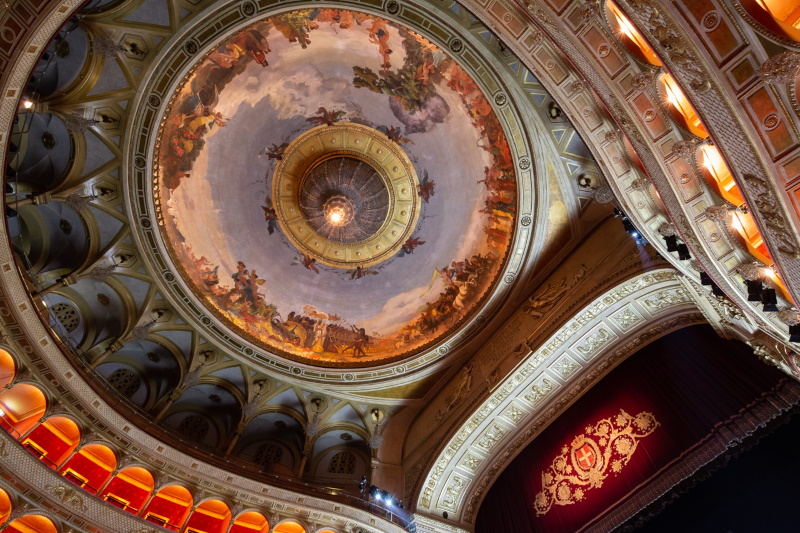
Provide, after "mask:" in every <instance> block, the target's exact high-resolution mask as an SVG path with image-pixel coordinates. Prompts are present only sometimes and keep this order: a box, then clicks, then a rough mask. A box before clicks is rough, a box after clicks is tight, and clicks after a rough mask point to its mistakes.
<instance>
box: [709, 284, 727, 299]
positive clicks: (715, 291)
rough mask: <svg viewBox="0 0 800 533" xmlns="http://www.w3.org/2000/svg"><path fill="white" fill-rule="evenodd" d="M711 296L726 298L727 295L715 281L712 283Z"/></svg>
mask: <svg viewBox="0 0 800 533" xmlns="http://www.w3.org/2000/svg"><path fill="white" fill-rule="evenodd" d="M711 294H713V295H714V296H725V293H724V292H723V291H722V289H720V288H719V285H717V284H716V283H714V282H713V281H712V282H711Z"/></svg>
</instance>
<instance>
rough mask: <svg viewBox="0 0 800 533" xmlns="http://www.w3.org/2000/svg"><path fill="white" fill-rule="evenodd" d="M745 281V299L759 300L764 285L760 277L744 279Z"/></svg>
mask: <svg viewBox="0 0 800 533" xmlns="http://www.w3.org/2000/svg"><path fill="white" fill-rule="evenodd" d="M745 283H746V284H747V301H748V302H760V301H761V292H762V291H763V290H764V286H763V285H762V284H761V280H760V279H755V280H746V281H745Z"/></svg>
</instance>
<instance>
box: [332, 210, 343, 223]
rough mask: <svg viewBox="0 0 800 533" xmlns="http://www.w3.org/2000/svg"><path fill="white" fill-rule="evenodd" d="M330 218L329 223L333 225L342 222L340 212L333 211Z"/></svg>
mask: <svg viewBox="0 0 800 533" xmlns="http://www.w3.org/2000/svg"><path fill="white" fill-rule="evenodd" d="M330 218H331V222H333V223H334V224H335V223H337V222H341V221H342V214H341V213H340V212H338V211H334V212H333V213H331V217H330Z"/></svg>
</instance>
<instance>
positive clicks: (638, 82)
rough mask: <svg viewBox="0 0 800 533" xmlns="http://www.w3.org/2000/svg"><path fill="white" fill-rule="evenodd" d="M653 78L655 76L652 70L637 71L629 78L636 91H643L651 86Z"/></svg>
mask: <svg viewBox="0 0 800 533" xmlns="http://www.w3.org/2000/svg"><path fill="white" fill-rule="evenodd" d="M653 80H655V76H653V73H652V72H650V71H645V72H639V73H638V74H636V75H635V76H634V77H633V79H632V80H631V87H633V88H634V89H635V90H637V91H643V90H645V89H649V88H650V87H652V86H653Z"/></svg>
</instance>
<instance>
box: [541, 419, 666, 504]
mask: <svg viewBox="0 0 800 533" xmlns="http://www.w3.org/2000/svg"><path fill="white" fill-rule="evenodd" d="M659 425H660V424H659V422H658V421H656V419H655V417H654V416H653V414H652V413H648V412H645V411H642V412H641V413H639V414H638V415H636V416H631V415H629V414H628V413H626V412H625V411H624V410H620V412H619V414H617V415H616V416H613V417H610V418H605V419H603V420H600V421H599V422H597V423H596V424H594V425H590V426H588V427H587V428H586V431H585V432H584V433H583V434H580V435H576V436H575V438H573V439H572V442H571V443H570V444H568V445H565V446H563V447H562V448H561V453H560V454H559V455H558V456H556V458H555V459H553V463H552V465H551V466H549V467H548V468H547V469H546V470H545V471H544V472H542V490H541V491H540V492H539V493H538V494H536V498H535V499H534V504H533V507H534V510H535V511H536V515H537V516H541V515H544V514H545V513H547V512H548V511H549V510H550V509H551V508H552V506H553V505H570V504H573V503H576V502H579V501H581V500H583V499H584V498H585V497H586V492H587V491H589V490H590V489H594V488H599V487H602V486H603V482H604V481H605V480H606V478H608V476H610V475H616V474H619V473H620V472H621V471H622V468H623V467H624V466H625V465H627V464H628V462H629V461H630V459H631V457H632V456H633V454H634V453H635V452H636V448H637V447H638V446H639V440H640V439H642V438H644V437H647V436H648V435H650V434H651V433H653V431H655V429H656V428H657V427H658V426H659Z"/></svg>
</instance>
